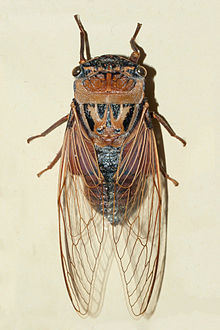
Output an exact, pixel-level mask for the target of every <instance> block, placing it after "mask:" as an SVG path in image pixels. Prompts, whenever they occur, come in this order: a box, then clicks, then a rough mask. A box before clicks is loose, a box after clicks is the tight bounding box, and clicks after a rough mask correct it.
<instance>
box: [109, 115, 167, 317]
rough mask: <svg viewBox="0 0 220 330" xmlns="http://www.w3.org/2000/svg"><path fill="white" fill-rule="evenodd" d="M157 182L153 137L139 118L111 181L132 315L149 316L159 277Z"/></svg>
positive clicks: (162, 244) (162, 240) (161, 213)
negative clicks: (112, 182)
mask: <svg viewBox="0 0 220 330" xmlns="http://www.w3.org/2000/svg"><path fill="white" fill-rule="evenodd" d="M161 179H162V178H161V175H160V169H159V161H158V152H157V146H156V141H155V136H154V132H153V130H152V129H149V128H148V127H147V125H146V123H145V121H144V119H143V120H141V122H140V125H139V127H138V128H137V131H136V132H134V134H133V137H132V138H131V139H130V141H129V142H128V143H127V144H126V145H125V146H124V147H123V150H122V152H121V158H120V162H119V166H118V171H117V173H116V178H115V180H116V183H115V207H117V208H118V209H120V210H121V222H120V225H117V226H112V238H113V241H114V245H115V254H116V256H117V260H118V263H119V267H120V270H121V274H122V279H123V282H124V285H125V291H126V296H127V302H128V304H129V306H130V309H131V311H132V313H133V314H134V315H136V316H138V315H141V314H143V313H145V312H146V313H147V314H148V315H151V314H152V313H153V311H154V309H155V307H156V303H157V299H158V296H159V292H160V287H161V283H162V278H163V272H164V262H165V254H166V207H165V203H166V198H164V194H165V191H164V186H163V185H162V183H161Z"/></svg>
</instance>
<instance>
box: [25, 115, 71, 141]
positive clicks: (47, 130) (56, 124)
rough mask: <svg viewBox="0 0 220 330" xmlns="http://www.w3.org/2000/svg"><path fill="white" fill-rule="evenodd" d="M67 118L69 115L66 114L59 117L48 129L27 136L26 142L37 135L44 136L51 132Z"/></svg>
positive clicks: (37, 136)
mask: <svg viewBox="0 0 220 330" xmlns="http://www.w3.org/2000/svg"><path fill="white" fill-rule="evenodd" d="M68 118H69V115H66V116H64V117H62V118H61V119H59V120H58V121H56V123H54V124H53V125H51V126H50V127H49V128H48V129H46V131H44V132H42V133H41V134H38V135H35V136H31V137H29V138H28V139H27V143H30V142H31V141H32V140H34V139H37V138H39V137H43V136H46V135H47V134H49V133H50V132H52V131H53V130H54V129H55V128H57V127H58V126H60V125H62V124H63V123H65V121H67V120H68Z"/></svg>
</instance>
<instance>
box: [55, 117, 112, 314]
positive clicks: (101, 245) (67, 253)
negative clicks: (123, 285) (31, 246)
mask: <svg viewBox="0 0 220 330" xmlns="http://www.w3.org/2000/svg"><path fill="white" fill-rule="evenodd" d="M102 190H103V186H102V175H101V173H100V170H99V167H98V163H97V159H96V154H95V150H94V147H93V144H92V143H91V141H90V140H89V139H88V137H87V136H86V134H85V132H84V131H83V130H82V128H81V127H80V124H79V122H78V121H77V118H75V120H74V121H73V124H72V127H68V126H67V130H66V133H65V137H64V144H63V149H62V156H61V165H60V177H59V193H58V208H59V235H60V251H61V261H62V267H63V273H64V278H65V282H66V286H67V290H68V293H69V296H70V299H71V301H72V304H73V306H74V308H75V310H76V311H77V312H79V313H80V314H81V315H86V314H96V313H97V312H98V311H99V308H100V304H101V301H102V295H103V291H104V290H103V287H104V283H105V276H106V274H107V268H108V266H109V263H110V260H111V250H112V249H109V247H106V245H107V244H108V240H106V238H107V231H106V230H105V228H104V224H105V223H104V213H103V212H102V210H103V207H104V206H103V205H104V204H103V197H102V196H103V194H102ZM100 260H101V261H100Z"/></svg>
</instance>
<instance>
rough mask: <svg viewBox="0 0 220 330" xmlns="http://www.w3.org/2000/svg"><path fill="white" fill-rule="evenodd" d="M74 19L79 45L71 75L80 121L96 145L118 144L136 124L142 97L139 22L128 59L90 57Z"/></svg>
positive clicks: (85, 35)
mask: <svg viewBox="0 0 220 330" xmlns="http://www.w3.org/2000/svg"><path fill="white" fill-rule="evenodd" d="M75 19H76V21H77V23H78V26H79V28H80V35H81V47H80V61H79V66H77V67H75V68H74V69H73V71H72V74H73V76H74V77H75V81H74V98H75V101H76V103H77V104H78V108H79V113H80V118H81V121H82V123H83V125H84V127H86V129H87V132H88V133H89V136H90V138H92V139H93V141H94V143H95V144H96V145H99V146H106V145H111V146H118V145H120V144H121V143H122V141H123V139H124V138H125V136H126V135H127V133H129V132H131V131H132V130H133V128H134V127H135V125H136V124H137V121H138V118H139V114H140V112H141V109H140V107H139V105H140V104H141V103H142V101H143V98H144V89H145V77H146V75H147V71H146V69H145V68H144V67H143V66H140V65H139V64H138V59H139V55H140V54H139V50H138V48H137V47H136V44H135V41H134V40H135V37H136V35H137V33H138V31H139V29H140V27H141V25H140V24H138V25H137V29H136V31H135V33H134V36H133V37H132V39H131V47H132V49H133V52H132V54H131V56H130V57H129V58H126V57H123V56H118V55H102V56H99V57H95V58H91V57H90V50H89V44H88V39H87V33H86V31H85V30H84V28H83V26H82V23H81V21H80V20H79V17H78V16H77V15H76V16H75ZM84 46H85V49H86V55H87V56H86V57H87V58H85V56H84Z"/></svg>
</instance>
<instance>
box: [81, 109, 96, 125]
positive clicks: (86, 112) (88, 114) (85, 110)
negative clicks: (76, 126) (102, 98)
mask: <svg viewBox="0 0 220 330" xmlns="http://www.w3.org/2000/svg"><path fill="white" fill-rule="evenodd" d="M88 106H89V105H88V104H83V108H84V113H85V116H86V119H87V122H88V124H89V127H90V129H91V131H94V126H95V123H94V120H93V119H92V117H91V114H90V111H89V109H88Z"/></svg>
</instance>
